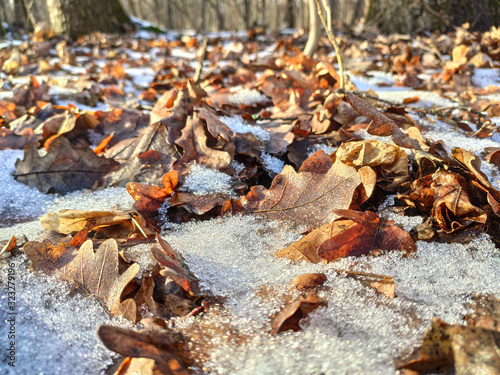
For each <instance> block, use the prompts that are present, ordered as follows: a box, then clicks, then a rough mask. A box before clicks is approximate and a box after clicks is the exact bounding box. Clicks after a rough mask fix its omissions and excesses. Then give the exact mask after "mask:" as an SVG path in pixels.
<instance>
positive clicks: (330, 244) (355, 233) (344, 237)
mask: <svg viewBox="0 0 500 375" xmlns="http://www.w3.org/2000/svg"><path fill="white" fill-rule="evenodd" d="M335 213H336V214H337V215H338V216H339V219H337V220H341V219H349V220H352V221H353V222H355V223H356V225H354V226H351V227H349V228H348V229H346V230H344V231H342V232H340V233H338V234H336V235H335V236H333V237H331V238H330V239H328V240H326V241H324V242H323V243H322V244H321V245H320V246H319V247H318V250H317V252H318V256H319V257H321V258H323V259H325V260H328V261H332V260H335V259H337V258H340V257H346V256H361V255H368V254H373V253H374V252H375V251H378V250H382V251H384V250H400V251H404V252H406V253H407V254H409V253H411V252H414V251H416V249H417V248H416V246H415V243H414V242H413V240H412V238H411V237H410V235H409V234H408V233H406V232H405V231H404V230H403V229H401V228H399V227H397V226H395V225H393V222H392V221H390V220H385V219H381V218H379V217H378V216H377V215H376V214H374V213H373V212H358V211H351V210H335Z"/></svg>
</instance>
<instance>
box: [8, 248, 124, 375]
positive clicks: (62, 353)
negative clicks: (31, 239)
mask: <svg viewBox="0 0 500 375" xmlns="http://www.w3.org/2000/svg"><path fill="white" fill-rule="evenodd" d="M9 264H12V265H13V267H12V268H13V269H14V270H15V281H14V284H15V289H16V308H15V311H14V312H15V313H16V315H15V319H16V325H15V329H16V337H15V341H16V362H15V363H16V367H15V368H12V367H10V366H8V365H7V364H6V363H5V360H6V359H5V355H4V354H5V352H6V350H7V348H8V341H7V337H8V330H9V324H6V322H7V319H9V318H11V317H12V316H13V315H10V314H9V313H10V312H11V311H10V310H8V309H7V306H8V305H7V293H6V291H7V284H6V278H5V275H7V269H8V268H9V267H10V265H9ZM28 265H29V261H28V260H27V259H26V258H25V257H24V256H22V257H17V258H14V259H4V260H2V261H0V275H2V277H0V321H1V322H2V324H1V325H0V337H1V343H2V362H0V368H1V369H2V374H5V375H14V374H75V375H80V374H81V375H86V374H100V373H103V372H104V370H105V369H106V368H107V367H109V366H110V365H111V364H112V359H111V358H112V357H114V356H116V355H114V354H113V353H111V352H110V351H109V350H108V349H106V348H105V347H104V345H103V344H101V342H100V340H99V338H98V337H97V334H96V331H97V328H98V327H99V326H100V325H101V324H115V325H116V324H117V323H120V322H118V321H117V320H116V319H112V318H110V317H109V315H108V314H107V313H106V311H105V310H104V309H103V308H102V307H101V305H100V304H99V303H98V302H97V301H96V300H95V299H94V298H92V297H89V296H85V295H80V294H76V295H74V293H72V291H71V290H72V289H71V287H70V285H69V284H68V283H66V282H64V281H61V280H59V279H57V278H56V277H47V276H42V277H40V276H35V275H34V274H33V273H32V272H30V271H29V270H27V267H28ZM123 323H124V322H121V324H123Z"/></svg>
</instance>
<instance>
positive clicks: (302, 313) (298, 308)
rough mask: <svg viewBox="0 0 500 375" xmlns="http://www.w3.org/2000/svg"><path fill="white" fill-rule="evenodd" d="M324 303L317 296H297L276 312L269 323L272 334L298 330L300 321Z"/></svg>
mask: <svg viewBox="0 0 500 375" xmlns="http://www.w3.org/2000/svg"><path fill="white" fill-rule="evenodd" d="M325 305H326V303H325V302H324V301H322V300H320V299H319V298H318V297H317V296H313V295H307V296H306V297H301V298H298V299H296V300H295V301H293V302H292V303H290V304H288V305H286V306H285V307H284V308H283V309H282V310H281V311H280V312H279V313H278V314H276V316H275V317H274V318H273V321H272V323H271V332H272V333H273V335H277V334H278V333H280V332H284V331H288V330H292V331H300V330H301V328H300V325H299V323H300V321H301V320H302V319H303V318H305V317H306V316H307V315H308V314H309V313H310V312H312V311H314V310H316V309H317V308H318V307H320V306H325Z"/></svg>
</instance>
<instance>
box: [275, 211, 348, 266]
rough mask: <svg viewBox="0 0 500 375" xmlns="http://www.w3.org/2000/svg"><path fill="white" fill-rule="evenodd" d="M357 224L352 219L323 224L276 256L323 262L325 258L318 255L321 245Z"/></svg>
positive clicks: (294, 259)
mask: <svg viewBox="0 0 500 375" xmlns="http://www.w3.org/2000/svg"><path fill="white" fill-rule="evenodd" d="M355 225H356V223H355V222H353V221H351V220H342V221H333V222H331V223H329V224H325V225H322V226H321V227H319V228H316V229H314V230H312V231H311V232H310V233H308V234H307V235H306V236H305V237H302V238H301V239H300V240H299V241H296V242H293V243H291V244H290V245H289V246H288V247H286V248H284V249H282V250H280V251H278V253H277V254H276V256H278V257H279V258H288V259H290V260H293V261H297V260H307V261H309V262H312V263H319V262H322V261H324V259H323V258H321V257H320V256H319V255H318V248H319V246H320V245H321V244H322V243H323V242H325V241H326V240H328V239H329V238H331V237H332V236H335V235H337V234H339V233H341V232H342V231H345V230H347V229H349V228H350V227H352V226H355Z"/></svg>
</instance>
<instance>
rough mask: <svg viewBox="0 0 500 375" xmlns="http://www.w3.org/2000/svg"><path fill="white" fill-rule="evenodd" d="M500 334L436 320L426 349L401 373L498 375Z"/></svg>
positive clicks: (432, 325) (423, 345)
mask: <svg viewBox="0 0 500 375" xmlns="http://www.w3.org/2000/svg"><path fill="white" fill-rule="evenodd" d="M499 343H500V332H496V331H492V330H489V329H484V328H479V327H466V326H461V325H449V324H446V323H445V322H443V321H442V320H440V319H437V318H434V319H433V321H432V324H431V326H430V328H428V329H427V331H426V332H425V333H424V340H423V343H422V346H421V347H420V348H419V349H418V350H417V351H416V352H415V353H414V354H413V356H412V357H415V359H412V360H410V361H408V362H407V363H406V364H404V365H402V366H398V369H400V370H402V369H407V370H412V371H416V372H417V373H424V374H428V373H445V372H447V371H453V373H455V374H457V375H468V374H492V375H493V374H498V369H500V345H499Z"/></svg>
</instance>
